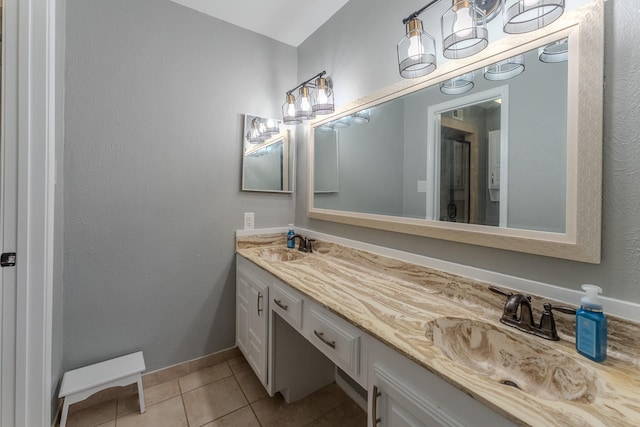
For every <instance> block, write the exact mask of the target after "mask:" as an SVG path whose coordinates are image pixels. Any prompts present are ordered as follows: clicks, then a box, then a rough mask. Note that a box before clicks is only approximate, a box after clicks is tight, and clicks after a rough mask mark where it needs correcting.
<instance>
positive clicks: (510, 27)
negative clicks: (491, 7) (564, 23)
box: [502, 0, 564, 34]
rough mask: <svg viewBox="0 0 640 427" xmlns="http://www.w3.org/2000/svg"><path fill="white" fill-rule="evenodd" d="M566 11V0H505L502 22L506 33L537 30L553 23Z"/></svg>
mask: <svg viewBox="0 0 640 427" xmlns="http://www.w3.org/2000/svg"><path fill="white" fill-rule="evenodd" d="M563 12H564V0H504V3H503V5H502V23H503V30H504V32H505V33H510V34H519V33H528V32H529V31H535V30H537V29H540V28H542V27H544V26H547V25H549V24H551V23H552V22H553V21H555V20H556V19H558V18H560V16H561V15H562V13H563Z"/></svg>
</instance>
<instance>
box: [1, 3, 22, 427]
mask: <svg viewBox="0 0 640 427" xmlns="http://www.w3.org/2000/svg"><path fill="white" fill-rule="evenodd" d="M2 3H6V2H4V1H3V0H0V4H2ZM2 6H5V5H4V4H2ZM0 10H2V12H4V13H1V15H2V16H3V18H2V22H3V23H2V30H1V33H2V43H1V46H2V59H1V61H2V62H1V64H2V65H1V70H2V74H1V75H2V77H1V84H0V99H1V101H0V242H1V244H0V251H1V252H2V253H14V252H16V243H17V233H16V230H17V223H16V215H17V187H18V183H17V164H18V160H17V149H18V147H17V134H16V131H17V129H16V123H17V117H16V108H15V100H16V99H17V85H16V84H15V81H16V77H17V76H16V73H15V71H16V70H15V67H13V66H12V65H13V64H15V58H16V53H17V46H15V44H14V43H11V38H8V37H7V33H6V31H5V28H7V25H5V23H8V22H7V21H8V20H9V19H12V18H13V17H15V14H13V13H10V14H9V15H7V13H6V10H7V8H6V7H3V8H2V9H0ZM9 29H11V25H9ZM7 42H8V43H7ZM7 62H9V63H10V64H11V65H9V66H7ZM7 78H8V80H7ZM11 83H13V84H11ZM15 316H16V268H15V267H8V266H7V267H3V268H0V325H1V327H0V345H2V351H0V369H1V372H0V385H1V389H0V390H1V391H2V399H0V414H2V415H1V418H0V426H11V425H14V424H15V418H14V407H15V392H14V390H15V374H14V373H15V368H16V365H15V363H16V360H15V354H16V351H15V344H16V342H15V335H16V333H15V332H16V323H15Z"/></svg>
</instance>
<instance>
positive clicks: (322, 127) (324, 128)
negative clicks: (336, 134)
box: [316, 122, 333, 132]
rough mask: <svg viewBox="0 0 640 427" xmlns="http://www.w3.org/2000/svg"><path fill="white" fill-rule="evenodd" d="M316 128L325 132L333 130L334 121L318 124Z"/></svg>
mask: <svg viewBox="0 0 640 427" xmlns="http://www.w3.org/2000/svg"><path fill="white" fill-rule="evenodd" d="M316 129H318V130H321V131H324V132H328V131H330V130H333V122H331V123H325V124H323V125H320V126H318V127H317V128H316Z"/></svg>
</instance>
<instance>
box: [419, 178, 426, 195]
mask: <svg viewBox="0 0 640 427" xmlns="http://www.w3.org/2000/svg"><path fill="white" fill-rule="evenodd" d="M426 192H427V181H418V193H426Z"/></svg>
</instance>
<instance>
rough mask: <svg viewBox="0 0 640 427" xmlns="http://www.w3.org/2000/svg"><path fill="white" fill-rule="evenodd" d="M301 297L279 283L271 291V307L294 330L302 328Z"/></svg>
mask: <svg viewBox="0 0 640 427" xmlns="http://www.w3.org/2000/svg"><path fill="white" fill-rule="evenodd" d="M303 301H304V300H303V298H302V296H301V295H300V294H299V293H298V292H296V291H294V290H293V289H291V288H290V287H288V286H287V285H284V284H282V283H279V282H275V283H274V284H273V287H272V289H271V307H272V309H273V311H275V312H276V313H278V314H279V315H280V316H281V317H282V318H283V319H284V320H286V321H287V323H289V324H290V325H291V326H293V327H294V328H296V329H301V328H302V305H303Z"/></svg>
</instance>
